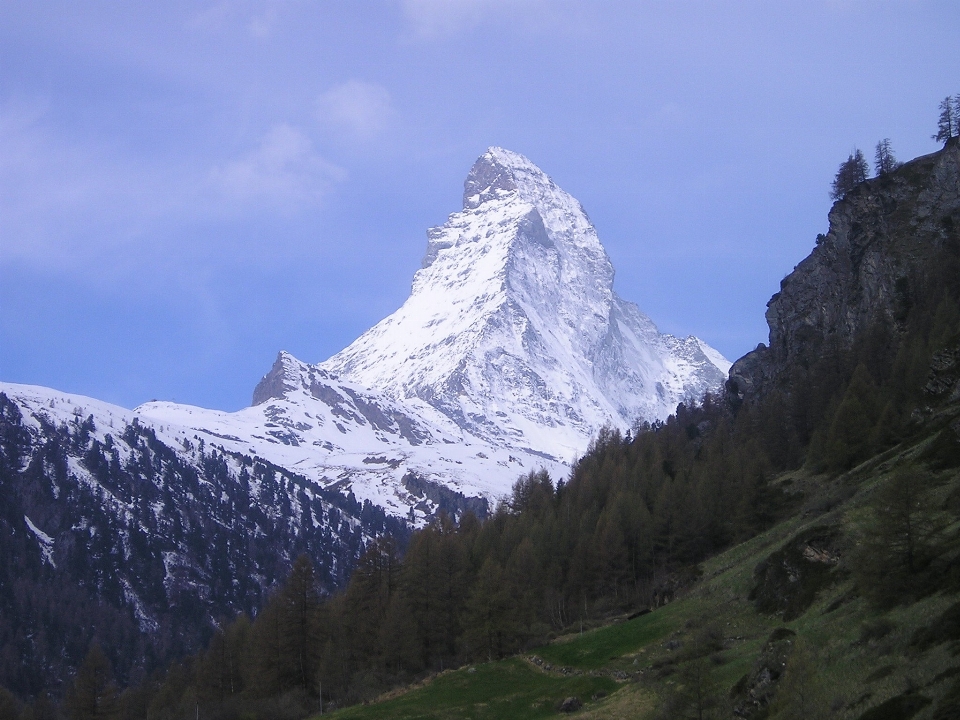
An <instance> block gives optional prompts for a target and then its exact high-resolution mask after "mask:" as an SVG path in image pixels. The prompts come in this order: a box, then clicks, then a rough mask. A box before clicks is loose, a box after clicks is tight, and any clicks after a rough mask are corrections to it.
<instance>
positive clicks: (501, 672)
mask: <svg viewBox="0 0 960 720" xmlns="http://www.w3.org/2000/svg"><path fill="white" fill-rule="evenodd" d="M616 688H617V684H616V683H615V682H614V681H613V680H611V679H610V678H609V677H592V676H589V675H581V676H576V677H559V676H553V675H548V674H546V673H543V672H541V671H539V670H537V669H535V668H533V667H532V666H531V665H530V664H529V663H527V662H526V661H524V660H520V659H516V658H514V659H510V660H504V661H501V662H496V663H486V664H483V665H477V666H476V669H475V672H469V671H468V670H467V669H463V670H457V671H456V672H449V673H444V674H443V675H440V676H438V677H436V678H435V679H434V680H433V681H431V682H430V683H428V684H427V685H425V686H423V687H421V688H417V689H414V690H411V691H410V692H408V693H406V694H404V695H401V696H400V697H397V698H394V699H392V700H387V701H384V702H380V703H377V704H375V705H368V706H357V707H352V708H346V709H345V710H341V711H340V712H337V713H334V714H333V715H330V717H335V718H338V720H346V719H347V718H358V719H359V718H378V719H379V718H397V719H402V720H420V719H421V718H422V719H423V720H428V719H434V718H436V719H437V720H440V719H442V718H470V719H471V720H473V719H476V720H481V719H485V718H490V719H491V720H492V719H493V718H497V719H501V718H502V719H503V720H509V719H510V718H518V719H519V718H540V717H556V715H557V710H558V707H559V705H560V703H562V702H563V700H564V699H565V698H567V697H570V696H576V697H578V698H580V700H581V701H583V702H584V703H586V704H588V705H589V703H590V698H591V697H592V696H593V695H594V694H597V693H606V694H609V693H612V692H613V691H614V690H616Z"/></svg>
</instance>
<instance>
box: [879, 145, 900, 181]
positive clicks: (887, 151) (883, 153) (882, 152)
mask: <svg viewBox="0 0 960 720" xmlns="http://www.w3.org/2000/svg"><path fill="white" fill-rule="evenodd" d="M873 167H874V170H875V171H876V174H877V177H881V176H883V175H886V174H887V173H888V172H893V171H894V170H896V169H897V168H898V167H900V163H899V162H897V158H895V157H894V155H893V147H892V145H891V144H890V138H884V139H883V140H881V141H880V142H878V143H877V151H876V153H875V155H874V163H873Z"/></svg>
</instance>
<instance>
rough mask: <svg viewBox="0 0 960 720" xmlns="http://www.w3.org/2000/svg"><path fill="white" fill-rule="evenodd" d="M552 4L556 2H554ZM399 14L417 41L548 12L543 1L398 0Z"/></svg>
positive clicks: (447, 35) (547, 5)
mask: <svg viewBox="0 0 960 720" xmlns="http://www.w3.org/2000/svg"><path fill="white" fill-rule="evenodd" d="M554 1H556V0H554ZM401 2H402V8H403V14H404V16H405V17H406V19H407V22H408V23H409V24H410V28H411V30H412V31H413V34H414V36H416V37H418V38H420V39H427V40H429V39H435V38H442V37H449V36H452V35H456V34H457V33H459V32H461V31H463V30H466V29H468V28H470V27H472V26H475V25H479V24H481V23H484V22H486V21H488V20H490V19H494V18H498V17H503V16H508V17H515V16H516V15H517V14H518V13H523V12H525V11H527V10H530V9H537V10H539V9H540V8H542V9H544V10H546V9H549V6H550V3H546V2H543V0H401Z"/></svg>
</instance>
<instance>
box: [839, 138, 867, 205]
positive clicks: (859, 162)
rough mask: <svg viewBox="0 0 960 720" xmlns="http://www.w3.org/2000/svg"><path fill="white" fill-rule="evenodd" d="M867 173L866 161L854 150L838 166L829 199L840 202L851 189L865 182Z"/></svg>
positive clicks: (861, 153)
mask: <svg viewBox="0 0 960 720" xmlns="http://www.w3.org/2000/svg"><path fill="white" fill-rule="evenodd" d="M869 172H870V167H869V166H868V165H867V160H866V158H865V157H864V156H863V152H862V151H861V150H859V149H856V148H855V149H854V151H853V152H852V153H851V154H850V156H849V157H848V158H847V159H846V160H844V161H843V162H842V163H841V164H840V168H839V169H838V170H837V175H836V177H835V178H834V179H833V185H832V187H831V190H830V197H832V198H833V199H834V200H840V199H841V198H842V197H843V196H844V195H846V194H847V193H848V192H850V191H851V190H852V189H853V188H855V187H856V186H857V185H859V184H860V183H862V182H863V181H864V180H866V179H867V173H869Z"/></svg>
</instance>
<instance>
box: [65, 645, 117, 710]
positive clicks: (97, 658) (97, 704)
mask: <svg viewBox="0 0 960 720" xmlns="http://www.w3.org/2000/svg"><path fill="white" fill-rule="evenodd" d="M119 699H120V696H119V692H118V691H117V686H116V684H115V683H114V681H113V669H112V668H111V667H110V661H109V660H108V659H107V656H106V655H104V654H103V650H101V649H100V646H99V645H97V644H94V645H93V646H92V647H91V648H90V652H88V653H87V657H86V659H85V660H84V661H83V664H82V665H80V669H79V670H77V675H76V677H75V678H74V680H73V685H72V686H71V687H70V689H69V690H68V692H67V698H66V707H67V714H68V716H69V717H70V720H107V719H110V720H113V719H114V718H118V717H119V713H120V703H119Z"/></svg>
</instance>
